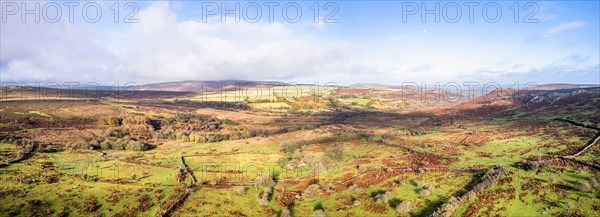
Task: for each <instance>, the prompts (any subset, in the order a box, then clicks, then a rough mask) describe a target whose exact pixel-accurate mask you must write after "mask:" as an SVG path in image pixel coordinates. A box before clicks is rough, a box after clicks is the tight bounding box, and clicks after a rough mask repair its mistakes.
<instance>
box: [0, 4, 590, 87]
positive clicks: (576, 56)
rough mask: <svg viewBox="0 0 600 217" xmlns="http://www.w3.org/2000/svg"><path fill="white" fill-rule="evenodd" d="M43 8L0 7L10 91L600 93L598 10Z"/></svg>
mask: <svg viewBox="0 0 600 217" xmlns="http://www.w3.org/2000/svg"><path fill="white" fill-rule="evenodd" d="M38 3H39V11H38V16H40V21H39V22H36V20H35V19H36V17H35V15H33V14H23V11H25V9H28V10H33V9H35V8H36V5H35V2H31V1H27V3H24V4H22V2H17V1H10V2H8V1H2V8H1V9H2V10H1V12H2V14H1V15H2V16H1V17H2V22H1V23H0V24H1V28H0V32H1V41H0V47H1V50H0V54H1V57H0V69H1V73H0V79H1V81H2V82H48V81H52V82H97V83H105V84H112V83H114V82H120V83H126V82H136V83H151V82H163V81H179V80H217V79H244V80H279V81H287V82H297V83H300V82H309V83H327V82H335V83H338V84H353V83H382V84H399V83H402V82H428V83H434V82H499V83H512V82H519V83H527V82H536V83H556V82H561V83H600V54H599V53H600V44H599V43H600V35H599V34H600V29H599V26H600V18H599V16H600V15H599V8H600V5H599V2H598V1H580V2H577V1H564V2H561V1H544V2H534V4H530V5H526V3H525V2H522V1H519V2H518V3H517V1H514V2H511V1H502V2H498V3H497V4H496V3H494V2H492V3H493V5H488V3H490V2H480V3H477V4H478V5H477V4H473V3H474V2H457V4H452V3H450V2H446V1H441V2H437V4H439V5H438V9H439V10H438V11H437V12H432V13H430V14H426V13H423V11H425V10H424V9H427V10H434V9H435V8H436V2H432V1H428V2H425V3H422V2H406V1H405V2H404V4H403V2H401V1H377V2H368V1H348V2H333V3H331V4H327V3H328V2H325V1H319V2H317V4H315V2H314V1H299V2H298V4H296V3H294V2H292V3H293V4H288V3H290V1H286V2H280V3H277V4H272V3H273V2H260V1H258V2H256V3H252V2H248V1H240V2H238V4H239V5H238V6H239V9H240V10H239V13H237V15H236V14H235V13H234V12H229V13H226V14H221V12H222V11H224V9H230V10H233V9H235V7H236V4H235V2H231V1H230V2H228V3H226V4H221V2H208V1H204V2H202V1H141V2H133V4H129V5H126V1H121V2H119V4H118V5H117V6H118V7H115V2H110V1H98V2H97V3H98V5H93V6H98V7H92V6H89V5H88V6H89V7H84V6H85V5H86V3H88V2H81V3H80V4H79V5H78V6H73V13H72V14H70V13H69V12H70V10H69V9H70V8H69V7H67V6H66V5H65V2H61V1H59V2H56V4H50V3H49V2H44V1H41V2H38ZM269 4H272V5H271V6H269ZM286 4H287V5H286ZM56 5H58V6H59V7H58V8H60V11H61V16H59V17H58V18H57V13H56V11H58V10H57V7H55V6H56ZM468 5H471V6H468ZM286 6H287V7H286ZM457 6H458V7H457ZM24 7H27V8H24ZM424 7H425V8H424ZM83 8H87V10H84V9H83ZM97 8H100V9H101V13H102V15H101V16H98V17H96V13H95V10H96V9H97ZM115 8H119V10H118V11H119V12H118V13H115V11H116V10H115ZM271 8H273V9H272V12H271ZM284 8H285V9H286V10H285V12H284ZM315 8H319V12H318V14H317V13H315V11H316V10H315ZM484 8H485V9H484ZM498 8H499V9H500V10H501V11H500V13H496V11H497V9H498ZM297 9H299V10H300V11H301V13H302V15H301V16H296V15H297V13H296V11H297ZM470 9H472V10H470ZM84 11H85V12H84ZM233 11H235V10H233ZM434 11H435V10H434ZM458 11H460V13H457V12H458ZM34 13H35V12H34ZM271 13H272V14H271ZM70 15H72V17H71V16H70ZM128 15H132V16H130V17H128ZM236 16H239V20H236ZM436 16H438V17H437V18H439V21H436ZM423 17H424V18H425V20H422V18H423ZM55 18H57V19H55ZM71 18H72V20H70V19H71ZM94 18H97V19H94ZM23 19H25V20H23ZM115 19H116V21H117V22H115ZM124 20H126V21H130V22H132V23H126V22H124ZM71 21H72V22H71ZM93 21H96V22H93ZM324 21H325V22H324Z"/></svg>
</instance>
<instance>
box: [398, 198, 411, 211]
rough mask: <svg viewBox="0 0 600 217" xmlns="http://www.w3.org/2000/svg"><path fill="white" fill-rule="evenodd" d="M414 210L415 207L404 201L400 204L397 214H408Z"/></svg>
mask: <svg viewBox="0 0 600 217" xmlns="http://www.w3.org/2000/svg"><path fill="white" fill-rule="evenodd" d="M413 209H414V206H413V205H412V203H411V202H408V201H403V202H402V203H400V204H398V206H396V212H398V213H407V212H410V211H412V210H413Z"/></svg>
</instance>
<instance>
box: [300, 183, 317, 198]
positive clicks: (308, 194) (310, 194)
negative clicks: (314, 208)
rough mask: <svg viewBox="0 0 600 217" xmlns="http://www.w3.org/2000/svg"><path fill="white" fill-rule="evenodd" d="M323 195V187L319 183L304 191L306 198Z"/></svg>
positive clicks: (303, 195) (303, 194)
mask: <svg viewBox="0 0 600 217" xmlns="http://www.w3.org/2000/svg"><path fill="white" fill-rule="evenodd" d="M319 195H321V188H320V187H319V185H317V184H312V185H309V186H308V187H307V188H306V189H304V192H302V197H303V198H306V199H313V198H316V197H318V196H319Z"/></svg>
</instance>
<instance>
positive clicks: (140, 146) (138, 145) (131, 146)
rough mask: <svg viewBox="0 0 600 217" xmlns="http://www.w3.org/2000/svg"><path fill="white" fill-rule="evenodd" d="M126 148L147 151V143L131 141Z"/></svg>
mask: <svg viewBox="0 0 600 217" xmlns="http://www.w3.org/2000/svg"><path fill="white" fill-rule="evenodd" d="M126 149H127V150H129V151H145V150H146V145H145V144H144V143H142V142H139V141H129V142H128V143H127V146H126Z"/></svg>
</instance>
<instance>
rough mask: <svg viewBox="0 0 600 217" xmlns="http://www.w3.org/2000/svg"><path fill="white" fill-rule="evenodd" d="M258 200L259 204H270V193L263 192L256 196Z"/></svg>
mask: <svg viewBox="0 0 600 217" xmlns="http://www.w3.org/2000/svg"><path fill="white" fill-rule="evenodd" d="M256 201H257V202H258V204H260V205H263V206H266V205H267V204H269V194H268V193H267V192H263V193H261V194H259V195H258V196H257V197H256Z"/></svg>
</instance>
